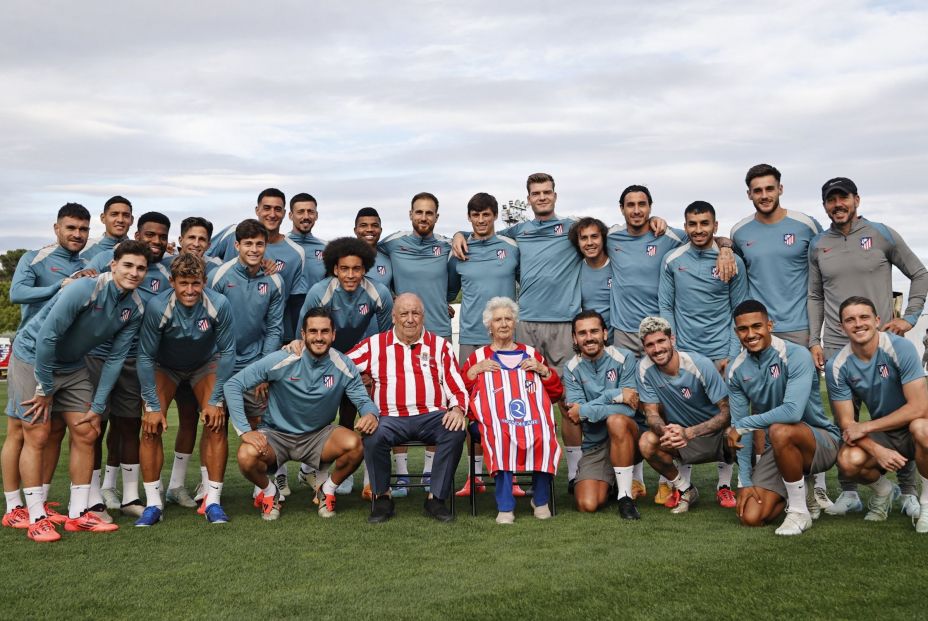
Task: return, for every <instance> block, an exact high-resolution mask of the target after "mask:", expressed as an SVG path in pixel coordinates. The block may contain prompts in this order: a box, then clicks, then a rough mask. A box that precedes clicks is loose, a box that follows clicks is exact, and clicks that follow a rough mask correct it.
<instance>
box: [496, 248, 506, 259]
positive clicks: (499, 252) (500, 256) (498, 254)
mask: <svg viewBox="0 0 928 621" xmlns="http://www.w3.org/2000/svg"><path fill="white" fill-rule="evenodd" d="M496 258H497V259H499V260H500V261H502V260H503V259H505V258H506V251H505V250H503V249H500V250H497V251H496Z"/></svg>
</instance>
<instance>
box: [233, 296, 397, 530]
mask: <svg viewBox="0 0 928 621" xmlns="http://www.w3.org/2000/svg"><path fill="white" fill-rule="evenodd" d="M301 336H302V338H303V352H302V354H299V355H297V354H291V353H290V352H288V351H278V352H274V353H272V354H270V355H268V356H266V357H264V358H262V359H260V360H258V361H256V362H253V363H251V364H250V365H248V366H247V367H245V368H244V369H242V370H241V371H239V372H238V373H236V374H235V375H234V376H233V377H232V378H231V379H230V380H229V381H228V382H226V385H225V395H226V407H228V409H229V418H230V420H231V421H232V425H233V427H234V428H235V431H236V432H237V433H238V434H239V436H241V439H242V444H241V446H239V450H238V466H239V468H240V469H241V471H242V474H244V475H245V478H246V479H248V480H249V481H251V482H252V483H254V484H255V485H256V486H258V487H260V488H261V490H262V491H261V492H260V493H259V494H258V497H257V498H255V507H257V508H259V509H261V517H263V518H264V519H265V520H276V519H277V518H278V517H279V516H280V500H281V498H280V490H279V489H278V488H277V485H276V484H275V481H274V479H273V478H272V477H269V476H268V471H269V469H270V471H271V472H276V470H277V467H278V466H279V465H280V464H285V463H287V462H288V461H290V460H293V461H297V462H301V463H305V464H309V465H311V466H312V467H313V468H315V469H316V471H317V472H326V471H327V470H328V468H329V464H331V463H332V462H335V469H334V470H333V471H332V473H331V474H330V475H329V476H328V478H327V479H326V480H325V482H324V483H323V484H322V485H321V486H319V488H318V489H317V490H316V498H317V499H318V500H319V515H320V516H322V517H324V518H328V517H333V516H334V515H335V488H336V487H338V485H339V483H341V482H342V481H344V480H345V479H347V478H348V477H350V476H351V475H352V473H354V471H355V470H357V469H358V466H359V465H361V461H362V460H363V459H364V447H363V446H362V444H361V440H360V438H358V434H356V433H354V432H353V431H351V430H350V429H348V428H346V427H340V426H336V425H332V424H331V423H332V421H333V420H334V419H335V412H336V410H338V405H339V403H340V402H341V400H342V396H343V395H347V397H348V398H349V399H351V401H352V403H353V404H354V405H355V407H357V408H358V411H359V412H360V413H361V418H360V420H358V422H357V424H356V425H355V429H357V430H358V431H359V432H361V433H364V434H370V433H373V432H374V430H375V429H377V423H378V420H379V419H378V417H379V412H378V411H377V408H376V407H375V406H374V402H373V401H371V399H370V397H368V395H367V391H366V390H365V388H364V385H363V384H362V383H361V375H360V373H358V369H357V367H355V366H354V364H353V363H352V362H351V361H350V360H349V359H348V357H347V356H345V355H344V354H341V353H340V352H338V351H336V350H334V349H332V343H333V342H334V341H335V323H334V321H333V320H332V316H331V315H330V314H329V312H328V311H327V310H325V309H324V308H318V307H316V308H311V309H309V310H308V311H307V312H306V315H305V316H304V317H303V328H302V330H301ZM263 383H267V384H268V403H267V410H266V411H265V413H264V417H263V418H262V421H261V424H260V426H259V427H258V429H257V430H256V431H253V430H251V426H250V425H249V423H248V418H247V416H246V415H245V401H244V394H245V392H246V391H248V390H250V389H252V388H254V387H255V386H258V385H260V384H263Z"/></svg>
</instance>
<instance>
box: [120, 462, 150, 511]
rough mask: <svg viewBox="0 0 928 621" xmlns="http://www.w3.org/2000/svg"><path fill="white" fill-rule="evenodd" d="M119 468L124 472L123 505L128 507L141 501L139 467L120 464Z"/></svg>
mask: <svg viewBox="0 0 928 621" xmlns="http://www.w3.org/2000/svg"><path fill="white" fill-rule="evenodd" d="M119 467H120V469H121V470H122V504H124V505H127V504H129V503H130V502H132V501H133V500H138V499H139V465H138V464H119ZM159 482H160V481H159ZM146 493H147V492H146Z"/></svg>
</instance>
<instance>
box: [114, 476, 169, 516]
mask: <svg viewBox="0 0 928 621" xmlns="http://www.w3.org/2000/svg"><path fill="white" fill-rule="evenodd" d="M123 472H125V470H123ZM142 487H144V488H145V506H146V507H158V508H159V509H163V508H164V502H162V500H161V479H157V480H155V481H152V482H151V483H148V482H144V481H143V482H142Z"/></svg>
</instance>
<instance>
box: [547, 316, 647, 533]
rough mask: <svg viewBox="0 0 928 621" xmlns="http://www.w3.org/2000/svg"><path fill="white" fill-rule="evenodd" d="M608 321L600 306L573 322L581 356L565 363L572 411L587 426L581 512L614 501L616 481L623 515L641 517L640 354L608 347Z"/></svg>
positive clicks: (578, 499)
mask: <svg viewBox="0 0 928 621" xmlns="http://www.w3.org/2000/svg"><path fill="white" fill-rule="evenodd" d="M607 331H608V328H607V324H606V321H605V319H603V317H602V315H600V314H599V313H597V312H596V311H595V310H587V311H583V312H582V313H580V314H579V315H577V316H576V317H574V321H573V334H574V345H575V346H576V348H577V350H578V351H579V354H577V355H576V356H574V357H573V358H571V359H570V361H569V362H568V363H567V365H566V366H565V367H564V372H563V375H562V379H563V382H564V390H565V391H566V393H567V397H566V402H567V406H568V410H567V415H568V416H569V417H570V418H571V420H573V421H574V422H579V423H580V425H581V427H582V428H583V457H582V458H581V459H580V466H579V468H578V471H577V485H576V487H575V488H574V498H575V500H576V502H577V510H578V511H581V512H584V513H591V512H593V511H596V510H597V509H599V508H600V507H602V506H603V505H605V504H606V502H607V501H608V500H609V485H610V483H611V482H612V481H615V485H616V491H617V497H618V500H619V516H620V517H621V518H622V519H624V520H637V519H640V518H641V515H640V514H639V513H638V507H636V506H635V500H634V497H633V492H632V480H633V479H632V470H633V469H634V464H635V462H636V461H641V458H640V455H639V452H638V434H639V424H638V421H637V420H636V416H635V413H636V410H637V408H638V390H637V385H636V382H635V356H634V354H632V352H630V351H628V350H627V349H622V348H619V347H613V346H608V347H607V346H606V332H607Z"/></svg>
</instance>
